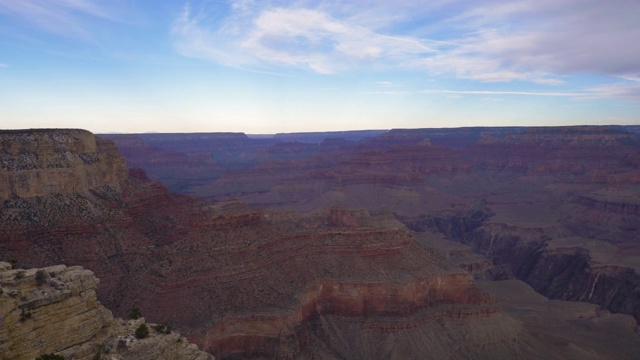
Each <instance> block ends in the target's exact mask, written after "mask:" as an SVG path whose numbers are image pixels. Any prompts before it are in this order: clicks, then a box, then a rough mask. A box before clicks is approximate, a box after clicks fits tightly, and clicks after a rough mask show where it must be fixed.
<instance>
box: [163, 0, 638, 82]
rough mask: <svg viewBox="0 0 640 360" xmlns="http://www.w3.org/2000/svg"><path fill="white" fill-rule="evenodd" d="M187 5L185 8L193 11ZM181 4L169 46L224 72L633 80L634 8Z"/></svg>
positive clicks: (574, 0)
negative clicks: (214, 8)
mask: <svg viewBox="0 0 640 360" xmlns="http://www.w3.org/2000/svg"><path fill="white" fill-rule="evenodd" d="M194 8H195V7H194ZM197 9H198V10H197V11H192V9H191V8H190V7H189V6H185V8H184V10H183V13H182V14H181V15H180V17H179V18H178V19H177V20H176V21H175V22H174V25H173V30H172V34H173V39H174V45H175V49H176V50H177V51H178V52H179V53H181V54H183V55H185V56H191V57H197V58H203V59H208V60H211V61H215V62H218V63H222V64H225V65H228V66H240V67H249V68H274V67H276V68H297V69H307V70H311V71H314V72H318V73H325V74H330V73H336V72H341V71H348V70H352V69H356V68H357V69H358V70H359V71H367V70H371V69H390V68H391V69H393V68H402V69H410V70H415V71H418V72H419V73H420V72H421V73H423V74H429V75H431V76H441V75H444V76H451V75H453V76H455V77H457V78H462V79H470V80H474V81H481V82H510V81H526V82H532V83H536V84H540V85H560V84H564V83H565V81H567V80H568V79H569V76H571V75H576V74H578V75H579V74H585V73H589V74H601V75H607V76H618V77H623V78H638V77H640V46H639V45H638V42H637V39H639V38H640V22H638V21H637V14H638V11H639V5H638V4H637V2H633V1H628V2H622V1H620V2H613V3H611V2H603V1H600V0H563V1H557V0H510V1H504V0H484V1H472V0H438V1H430V2H426V3H425V2H424V1H419V0H404V1H400V0H399V1H394V2H385V1H382V2H381V1H375V0H360V1H354V2H344V1H338V0H325V1H311V0H297V1H283V0H271V1H267V0H265V1H255V0H236V1H231V2H230V3H229V8H228V13H224V14H222V13H210V12H208V11H211V8H209V7H208V6H207V3H206V2H205V3H203V4H201V5H200V6H199V7H198V8H197Z"/></svg>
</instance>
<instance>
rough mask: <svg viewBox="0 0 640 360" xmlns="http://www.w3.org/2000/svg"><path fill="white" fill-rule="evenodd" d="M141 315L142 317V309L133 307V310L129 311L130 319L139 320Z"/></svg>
mask: <svg viewBox="0 0 640 360" xmlns="http://www.w3.org/2000/svg"><path fill="white" fill-rule="evenodd" d="M141 317H142V314H140V309H138V308H133V309H131V311H129V319H131V320H138V319H140V318H141Z"/></svg>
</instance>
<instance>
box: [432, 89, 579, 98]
mask: <svg viewBox="0 0 640 360" xmlns="http://www.w3.org/2000/svg"><path fill="white" fill-rule="evenodd" d="M421 92H422V93H423V94H457V95H483V96H486V95H524V96H560V97H581V96H587V95H588V94H587V93H584V92H559V91H555V92H554V91H492V90H437V89H427V90H422V91H421Z"/></svg>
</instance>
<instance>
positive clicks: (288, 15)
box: [172, 1, 435, 74]
mask: <svg viewBox="0 0 640 360" xmlns="http://www.w3.org/2000/svg"><path fill="white" fill-rule="evenodd" d="M249 5H250V4H249V3H248V2H247V1H242V2H234V3H233V4H232V6H231V9H232V11H235V12H234V13H233V14H232V15H231V16H229V17H228V18H227V19H225V20H223V21H222V22H218V23H217V24H216V25H217V26H211V25H210V24H209V19H208V17H209V16H211V15H210V14H206V13H205V12H198V13H196V14H194V13H193V11H192V9H191V8H190V7H189V6H188V5H187V6H185V7H184V9H183V12H182V14H181V16H180V17H179V18H178V19H177V21H176V22H175V23H174V26H173V28H172V34H173V36H174V45H175V48H176V50H177V51H178V52H179V53H181V54H183V55H185V56H191V57H197V58H204V59H208V60H213V61H217V62H221V63H223V64H225V65H230V66H247V65H256V66H260V64H268V65H271V66H274V65H275V66H285V67H294V68H302V69H309V70H312V71H314V72H317V73H323V74H330V73H335V72H339V71H343V70H347V69H351V68H354V67H360V66H372V67H388V66H391V67H398V66H404V65H403V64H408V63H411V62H415V61H417V60H418V59H419V58H420V57H422V56H424V55H425V54H431V53H434V52H435V50H434V49H433V48H432V47H430V46H427V45H426V44H424V43H423V42H422V41H420V40H418V39H415V38H411V37H408V36H394V35H389V34H382V33H378V32H376V31H374V30H372V29H369V28H366V27H363V26H360V25H358V24H356V23H354V22H350V21H349V20H348V19H337V18H335V17H332V16H331V15H330V14H328V13H326V12H324V11H323V10H320V9H312V8H284V7H274V8H270V7H265V8H262V9H259V10H256V9H255V8H253V7H251V6H249Z"/></svg>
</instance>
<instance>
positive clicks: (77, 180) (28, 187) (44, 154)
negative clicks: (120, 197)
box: [0, 129, 127, 200]
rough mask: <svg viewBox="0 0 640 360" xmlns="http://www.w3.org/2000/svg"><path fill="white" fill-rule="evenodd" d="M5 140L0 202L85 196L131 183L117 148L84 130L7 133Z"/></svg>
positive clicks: (0, 149)
mask: <svg viewBox="0 0 640 360" xmlns="http://www.w3.org/2000/svg"><path fill="white" fill-rule="evenodd" d="M0 139H1V142H0V200H7V199H10V198H12V197H20V198H29V197H34V196H46V195H51V194H71V193H78V192H86V191H88V190H90V189H94V188H97V187H100V186H103V185H107V184H117V183H118V182H119V181H122V180H124V179H125V178H126V174H127V169H126V166H125V162H124V159H123V158H122V157H120V156H119V154H118V150H117V148H116V147H115V145H114V143H113V142H111V141H106V140H102V139H100V138H97V137H95V136H94V135H93V134H91V133H90V132H88V131H85V130H76V129H69V130H56V131H50V130H46V129H45V130H29V131H10V130H4V131H0Z"/></svg>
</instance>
